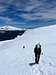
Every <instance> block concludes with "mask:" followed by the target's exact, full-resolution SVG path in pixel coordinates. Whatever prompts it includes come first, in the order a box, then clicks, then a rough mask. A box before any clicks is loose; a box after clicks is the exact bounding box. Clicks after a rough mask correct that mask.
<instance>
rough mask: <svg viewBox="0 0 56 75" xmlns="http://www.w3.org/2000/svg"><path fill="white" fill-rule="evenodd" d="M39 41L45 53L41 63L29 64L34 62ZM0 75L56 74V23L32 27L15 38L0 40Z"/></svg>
mask: <svg viewBox="0 0 56 75" xmlns="http://www.w3.org/2000/svg"><path fill="white" fill-rule="evenodd" d="M38 42H40V43H41V45H42V52H43V55H41V58H40V62H39V65H36V64H35V65H33V66H29V63H34V51H33V49H34V46H35V44H36V43H38ZM24 45H25V48H23V46H24ZM0 75H56V25H54V26H48V27H42V28H36V29H31V30H28V31H26V32H25V33H24V35H22V36H18V37H17V38H16V39H14V40H10V41H4V42H0Z"/></svg>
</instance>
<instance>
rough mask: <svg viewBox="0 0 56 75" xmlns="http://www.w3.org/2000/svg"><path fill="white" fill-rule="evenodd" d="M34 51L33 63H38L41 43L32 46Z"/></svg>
mask: <svg viewBox="0 0 56 75" xmlns="http://www.w3.org/2000/svg"><path fill="white" fill-rule="evenodd" d="M34 53H35V63H37V64H38V63H39V59H40V54H41V45H40V43H38V44H37V45H36V46H35V48H34Z"/></svg>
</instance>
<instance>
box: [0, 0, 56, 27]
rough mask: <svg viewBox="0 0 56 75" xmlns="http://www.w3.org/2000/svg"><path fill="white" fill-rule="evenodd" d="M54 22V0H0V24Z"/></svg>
mask: <svg viewBox="0 0 56 75" xmlns="http://www.w3.org/2000/svg"><path fill="white" fill-rule="evenodd" d="M50 24H56V0H0V26H2V25H13V26H17V27H35V26H43V25H50Z"/></svg>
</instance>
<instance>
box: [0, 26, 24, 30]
mask: <svg viewBox="0 0 56 75" xmlns="http://www.w3.org/2000/svg"><path fill="white" fill-rule="evenodd" d="M0 30H25V29H22V28H16V27H13V26H10V25H6V26H3V27H0Z"/></svg>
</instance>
